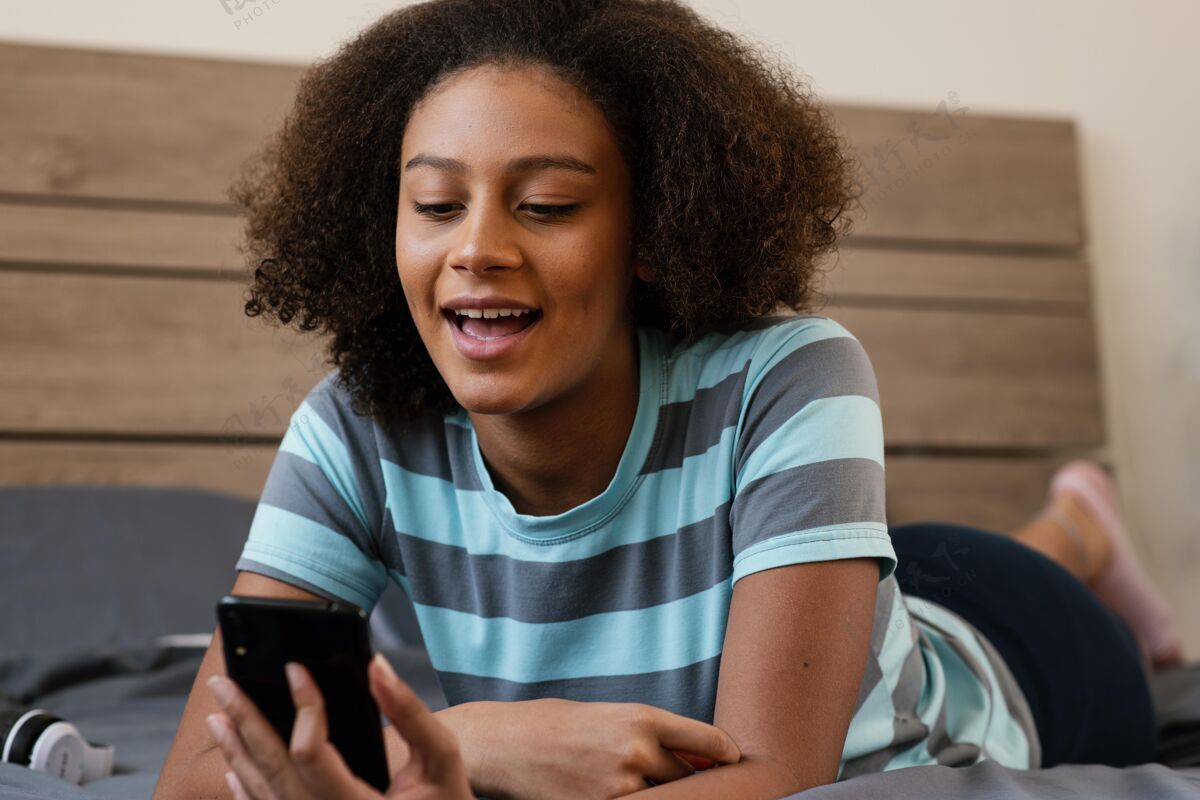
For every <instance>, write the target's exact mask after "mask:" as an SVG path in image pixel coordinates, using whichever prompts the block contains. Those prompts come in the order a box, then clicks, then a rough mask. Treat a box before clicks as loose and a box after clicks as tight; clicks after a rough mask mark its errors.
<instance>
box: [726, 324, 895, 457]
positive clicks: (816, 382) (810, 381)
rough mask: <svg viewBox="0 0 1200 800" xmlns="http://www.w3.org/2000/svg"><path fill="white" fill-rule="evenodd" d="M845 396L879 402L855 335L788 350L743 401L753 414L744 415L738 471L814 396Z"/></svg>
mask: <svg viewBox="0 0 1200 800" xmlns="http://www.w3.org/2000/svg"><path fill="white" fill-rule="evenodd" d="M843 395H862V396H864V397H869V398H871V399H872V400H874V401H875V403H876V404H878V403H879V391H878V389H877V388H876V385H875V372H874V370H873V369H872V368H871V362H870V361H869V360H868V358H867V353H866V351H865V350H864V349H863V346H862V344H860V343H859V342H858V340H857V339H853V338H850V337H848V336H837V337H834V338H832V339H819V340H817V341H815V342H810V343H808V344H806V345H804V346H802V347H801V348H800V349H798V350H796V351H795V352H793V353H789V354H788V355H787V356H785V357H784V358H783V359H782V360H781V361H780V362H779V363H778V364H776V365H775V366H773V367H771V370H770V371H769V372H768V373H767V374H766V375H764V376H763V377H762V378H761V379H760V381H759V384H758V386H756V387H755V389H754V393H753V394H752V395H751V396H750V399H749V400H748V401H747V403H748V405H749V407H750V408H752V409H754V412H753V414H751V415H748V416H747V417H746V425H745V427H744V428H743V429H742V432H741V435H740V436H739V438H738V449H737V453H736V461H737V469H738V471H739V472H740V471H741V469H742V467H743V465H745V463H746V459H747V458H749V457H750V455H751V454H752V453H753V452H754V451H755V450H756V449H757V448H758V446H759V445H760V444H762V443H763V442H764V441H765V440H766V439H767V438H768V437H770V435H771V434H772V433H774V432H775V431H776V430H778V429H779V426H781V425H783V423H785V422H787V421H788V420H789V419H791V418H792V417H794V416H796V414H797V413H798V412H799V411H800V409H802V408H804V407H805V406H806V405H808V404H809V403H810V402H812V401H813V400H819V399H821V398H823V397H840V396H843Z"/></svg>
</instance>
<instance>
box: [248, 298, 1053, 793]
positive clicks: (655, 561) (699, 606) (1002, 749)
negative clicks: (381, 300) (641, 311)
mask: <svg viewBox="0 0 1200 800" xmlns="http://www.w3.org/2000/svg"><path fill="white" fill-rule="evenodd" d="M637 340H638V373H639V399H638V406H637V413H636V416H635V418H634V422H633V428H632V431H631V432H630V435H629V439H628V441H627V443H626V446H625V450H624V452H623V454H622V456H621V459H620V463H619V465H618V467H617V471H616V474H615V475H614V476H613V478H612V481H611V482H610V483H609V485H608V487H607V488H606V489H605V490H604V491H603V492H602V493H601V494H599V495H597V496H596V497H593V498H592V499H590V500H588V501H586V502H584V503H582V504H581V505H578V506H576V507H574V508H571V509H569V510H567V511H564V512H562V513H560V514H553V515H550V516H534V515H526V514H519V513H517V512H516V511H515V509H514V508H513V506H512V504H511V503H510V502H509V500H508V498H507V497H506V496H505V495H504V494H503V493H501V492H499V491H498V490H497V489H496V488H495V487H494V485H493V483H492V479H491V476H490V475H489V473H488V470H487V467H486V464H485V462H484V460H483V457H482V455H481V452H480V449H479V444H478V441H477V439H476V436H475V432H474V430H473V428H472V426H471V422H470V418H469V416H468V415H467V413H466V412H465V410H463V409H461V408H460V409H458V410H457V411H456V412H454V413H451V414H449V415H447V416H445V417H439V416H436V415H433V414H430V415H428V416H427V417H426V418H425V419H424V420H423V421H419V422H415V423H412V424H411V425H410V426H409V427H408V428H407V429H406V430H404V431H403V433H399V434H396V435H395V437H393V436H389V435H388V434H386V433H385V432H384V429H383V428H382V427H381V426H379V425H378V424H377V423H376V422H375V421H373V420H372V419H370V418H367V417H361V416H358V415H357V414H355V413H354V412H353V411H352V410H351V408H350V404H349V396H348V394H347V393H346V391H345V390H344V389H343V388H341V387H339V386H338V384H337V383H336V375H337V373H336V372H335V373H332V374H330V375H328V376H326V377H325V378H324V379H323V380H322V381H321V382H320V383H319V384H318V385H317V386H316V387H315V388H314V389H313V390H312V391H311V392H310V393H309V394H308V396H307V397H306V398H305V400H304V401H303V403H301V405H300V407H299V408H298V409H297V410H296V412H295V413H294V414H293V416H292V418H291V424H290V426H289V427H288V430H287V432H286V433H285V435H284V437H283V440H282V442H281V444H280V447H279V452H278V454H277V455H276V458H275V462H274V464H273V465H272V467H271V471H270V474H269V476H268V478H267V482H266V486H265V488H264V490H263V495H262V498H261V501H260V502H259V504H258V508H257V510H256V513H255V516H254V520H253V523H252V525H251V529H250V533H249V537H248V540H247V542H246V545H245V549H244V550H243V552H242V556H241V558H240V560H239V561H238V562H237V565H236V566H237V568H238V569H242V570H250V571H254V572H259V573H262V574H264V575H268V576H271V577H274V578H278V579H280V580H283V581H286V582H288V583H291V584H294V585H296V586H300V587H302V588H305V589H308V590H309V591H312V592H314V593H316V594H319V595H322V596H325V597H329V598H335V599H341V600H344V601H348V602H350V603H353V604H355V605H357V606H359V607H362V608H364V609H366V610H368V611H369V610H371V609H373V608H374V606H375V603H376V601H377V600H378V599H379V597H380V595H381V593H382V592H383V590H384V588H385V587H386V585H387V582H388V581H389V579H391V580H394V581H397V582H398V583H399V584H400V586H401V587H402V588H403V590H404V592H405V593H406V594H407V596H408V598H409V599H411V601H412V603H413V607H414V609H415V611H416V617H417V620H418V622H419V625H420V630H421V635H422V637H423V638H424V641H425V645H426V647H427V648H428V651H429V657H430V660H431V662H432V664H433V667H434V668H435V670H436V671H437V674H438V679H439V682H440V683H441V686H442V689H443V691H444V692H445V696H446V699H447V701H448V702H449V703H450V704H451V705H455V704H458V703H463V702H468V701H475V700H501V701H510V700H529V699H535V698H540V697H561V698H566V699H570V700H579V701H608V702H637V703H646V704H650V705H655V706H658V707H661V708H665V709H667V710H668V711H672V712H674V713H677V714H681V715H685V716H688V717H692V718H694V719H698V720H702V721H704V722H708V723H712V722H713V711H714V707H715V702H716V691H717V674H718V669H719V667H720V661H721V648H722V645H723V642H724V638H725V625H726V620H727V618H728V613H729V606H730V600H731V598H732V594H733V586H734V584H735V583H736V582H737V581H738V580H740V579H741V578H743V577H745V576H746V575H750V574H753V573H755V572H758V571H760V570H765V569H771V568H774V567H780V566H784V565H788V564H797V563H805V562H814V561H825V560H829V559H838V558H856V557H873V558H877V559H878V563H879V584H878V593H877V602H876V612H875V621H874V628H873V630H872V633H871V653H870V657H869V659H868V663H867V667H866V674H865V677H864V680H863V683H862V686H861V689H860V691H859V694H858V699H857V701H856V708H855V712H854V716H853V718H852V720H851V723H850V727H849V731H848V733H847V737H846V743H845V747H844V750H843V753H842V760H841V766H840V769H839V773H838V777H839V779H842V778H848V777H852V776H853V775H857V774H861V773H866V772H879V771H883V770H888V769H897V768H900V767H907V766H915V765H922V764H943V765H950V766H965V765H970V764H974V763H976V762H977V761H979V760H982V759H985V758H990V759H994V760H996V761H998V762H999V763H1001V764H1003V765H1004V766H1007V767H1012V768H1017V769H1029V768H1034V767H1037V766H1040V749H1039V743H1038V739H1037V732H1036V729H1035V727H1034V723H1033V718H1032V715H1031V714H1030V711H1029V707H1028V705H1027V704H1026V702H1025V699H1024V697H1023V696H1022V694H1021V691H1020V689H1019V687H1018V685H1017V684H1016V682H1015V681H1014V679H1013V677H1012V674H1011V673H1010V672H1009V670H1008V668H1007V667H1006V666H1005V664H1004V663H1003V660H1002V658H1001V657H1000V655H999V654H998V653H997V652H996V650H995V649H994V648H993V647H992V646H991V645H990V644H989V643H988V642H987V641H986V639H985V638H984V637H983V635H982V634H980V633H979V632H978V631H976V630H975V629H974V627H973V626H971V625H970V624H969V623H967V622H966V621H965V620H964V619H963V618H961V617H959V616H958V615H956V614H954V613H953V612H951V611H949V610H948V609H946V608H943V607H941V606H939V605H937V604H935V603H932V602H929V601H926V600H921V599H917V598H913V597H905V596H903V595H902V594H901V593H900V590H899V587H898V584H897V581H896V578H895V576H894V575H893V572H894V571H895V568H896V554H895V551H894V550H893V548H892V544H891V539H890V537H889V535H888V527H887V524H886V520H885V516H884V464H883V425H882V418H881V414H880V408H879V396H878V391H877V388H876V382H875V374H874V371H873V369H872V366H871V363H870V360H869V359H868V357H867V354H866V352H865V350H864V349H863V347H862V345H861V344H860V343H859V341H858V340H857V339H856V338H855V337H854V336H853V335H852V334H851V333H850V332H849V331H847V330H846V329H845V328H844V327H842V326H841V325H840V324H839V323H837V322H835V321H834V320H831V319H829V318H827V317H823V316H817V315H805V316H774V317H765V318H762V319H760V320H757V321H755V322H754V323H751V324H748V325H744V326H742V327H740V328H737V329H724V330H721V331H717V332H710V333H708V334H706V335H703V336H700V337H696V338H693V339H691V340H677V339H674V338H671V337H669V336H668V335H667V334H665V333H663V332H662V331H659V330H656V329H652V328H638V330H637ZM780 635H781V636H786V635H788V634H787V632H786V631H780Z"/></svg>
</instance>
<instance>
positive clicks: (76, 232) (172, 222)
mask: <svg viewBox="0 0 1200 800" xmlns="http://www.w3.org/2000/svg"><path fill="white" fill-rule="evenodd" d="M241 230H242V219H241V217H237V216H233V215H228V214H203V213H186V212H177V211H141V210H130V209H105V208H72V207H58V206H34V205H21V204H14V203H0V262H2V263H7V264H20V265H25V264H58V265H62V264H69V265H72V266H81V267H85V268H87V267H121V268H128V267H140V268H149V269H163V270H173V269H204V270H214V271H218V272H225V273H227V274H228V276H229V277H231V278H240V277H241V272H242V269H243V267H242V265H243V257H242V256H241V255H240V254H239V253H238V252H237V242H238V240H239V238H240V235H241Z"/></svg>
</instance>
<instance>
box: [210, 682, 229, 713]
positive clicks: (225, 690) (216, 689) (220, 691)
mask: <svg viewBox="0 0 1200 800" xmlns="http://www.w3.org/2000/svg"><path fill="white" fill-rule="evenodd" d="M208 688H209V689H212V693H213V694H214V695H216V697H217V704H218V705H220V706H221V708H226V707H227V706H228V705H229V704H230V703H232V702H233V684H232V683H230V682H229V680H228V679H226V678H222V677H221V676H220V675H213V676H212V677H211V678H209V679H208Z"/></svg>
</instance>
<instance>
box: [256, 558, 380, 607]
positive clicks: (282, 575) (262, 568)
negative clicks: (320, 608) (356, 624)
mask: <svg viewBox="0 0 1200 800" xmlns="http://www.w3.org/2000/svg"><path fill="white" fill-rule="evenodd" d="M233 568H234V569H235V570H242V571H244V572H256V573H258V574H259V575H266V576H267V577H268V578H274V579H275V580H277V581H283V582H284V583H288V584H291V585H292V586H296V587H298V588H300V589H304V590H305V591H307V592H312V593H313V594H315V595H317V596H319V597H324V598H325V599H326V600H335V601H337V602H339V603H349V604H350V605H352V606H354V607H355V608H358V607H359V605H358V603H355V602H353V601H351V600H349V599H347V598H345V597H338V596H337V595H336V594H330V593H329V592H327V591H326V590H324V589H322V588H321V587H320V586H315V585H313V584H311V583H309V582H308V581H306V580H304V579H303V578H297V577H296V576H295V575H289V574H288V573H286V572H283V571H281V570H277V569H275V568H274V567H268V566H267V565H266V564H260V563H259V562H257V561H255V560H253V559H251V558H247V557H245V556H242V557H241V558H239V559H238V562H237V564H235V565H234V567H233Z"/></svg>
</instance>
